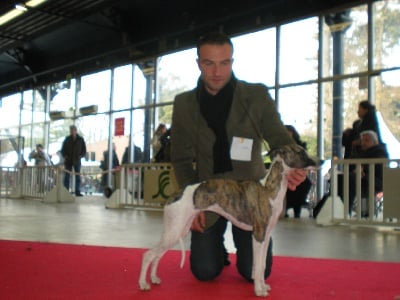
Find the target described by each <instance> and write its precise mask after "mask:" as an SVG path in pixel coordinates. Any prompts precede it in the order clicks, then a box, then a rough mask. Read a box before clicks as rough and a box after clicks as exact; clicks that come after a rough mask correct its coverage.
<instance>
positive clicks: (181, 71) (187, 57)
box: [157, 48, 200, 102]
mask: <svg viewBox="0 0 400 300" xmlns="http://www.w3.org/2000/svg"><path fill="white" fill-rule="evenodd" d="M196 58H197V53H196V49H195V48H192V49H189V50H184V51H180V52H176V53H173V54H168V55H165V56H162V57H160V59H159V62H158V73H157V75H158V78H157V79H158V101H159V102H169V101H174V98H175V96H176V95H177V94H179V93H182V92H184V91H186V90H189V89H193V88H194V87H195V86H196V84H197V79H198V78H199V76H200V72H199V69H198V67H197V63H196Z"/></svg>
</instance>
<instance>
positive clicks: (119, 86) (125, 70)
mask: <svg viewBox="0 0 400 300" xmlns="http://www.w3.org/2000/svg"><path fill="white" fill-rule="evenodd" d="M131 85H132V65H127V66H122V67H119V68H116V69H115V70H114V97H113V104H114V106H113V110H120V109H126V108H129V107H131Z"/></svg>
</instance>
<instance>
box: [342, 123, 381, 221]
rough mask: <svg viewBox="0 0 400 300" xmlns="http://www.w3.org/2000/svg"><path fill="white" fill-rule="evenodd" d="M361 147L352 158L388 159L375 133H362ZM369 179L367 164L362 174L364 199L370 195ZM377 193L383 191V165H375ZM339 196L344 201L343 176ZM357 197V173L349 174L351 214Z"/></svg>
mask: <svg viewBox="0 0 400 300" xmlns="http://www.w3.org/2000/svg"><path fill="white" fill-rule="evenodd" d="M360 146H361V151H360V152H359V153H358V155H357V157H352V158H365V159H369V158H388V154H387V151H386V147H385V145H384V144H380V143H379V139H378V136H377V134H376V132H375V131H372V130H366V131H363V132H361V133H360ZM368 178H369V167H368V165H367V164H365V165H363V166H362V174H361V194H362V196H363V197H366V196H367V195H368V189H369V188H368V187H369V184H368ZM374 178H375V186H374V190H375V193H379V192H381V191H382V190H383V169H382V165H381V164H376V165H375V174H374ZM338 195H339V196H340V198H341V199H342V200H343V175H341V174H339V176H338ZM355 196H356V173H355V171H354V172H351V173H350V174H349V213H351V210H352V207H353V203H354V198H355Z"/></svg>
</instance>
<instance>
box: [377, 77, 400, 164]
mask: <svg viewBox="0 0 400 300" xmlns="http://www.w3.org/2000/svg"><path fill="white" fill-rule="evenodd" d="M399 78H400V71H392V72H385V73H382V75H381V76H376V77H374V92H375V93H374V98H375V105H376V109H377V111H378V113H379V114H380V116H379V118H378V121H379V124H380V132H381V136H382V140H383V142H384V143H386V144H387V149H388V151H389V154H390V157H391V158H400V126H399V124H400V81H399Z"/></svg>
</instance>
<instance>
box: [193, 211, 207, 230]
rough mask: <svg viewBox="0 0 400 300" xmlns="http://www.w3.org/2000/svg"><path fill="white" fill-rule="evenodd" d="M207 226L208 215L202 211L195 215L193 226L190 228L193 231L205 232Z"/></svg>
mask: <svg viewBox="0 0 400 300" xmlns="http://www.w3.org/2000/svg"><path fill="white" fill-rule="evenodd" d="M205 228H206V216H205V214H204V212H200V213H198V214H197V215H196V216H195V217H194V220H193V223H192V227H190V229H191V230H193V231H197V232H201V233H203V232H204V229H205Z"/></svg>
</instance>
